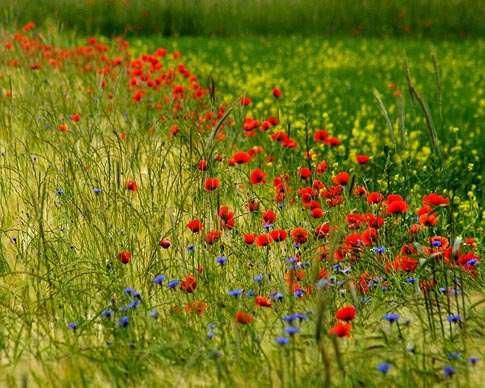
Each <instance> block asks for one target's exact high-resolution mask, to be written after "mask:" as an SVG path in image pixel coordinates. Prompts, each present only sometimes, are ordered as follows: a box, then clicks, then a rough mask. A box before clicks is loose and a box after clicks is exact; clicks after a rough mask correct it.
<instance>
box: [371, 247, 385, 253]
mask: <svg viewBox="0 0 485 388" xmlns="http://www.w3.org/2000/svg"><path fill="white" fill-rule="evenodd" d="M371 251H372V252H374V253H377V254H383V253H384V252H385V251H386V248H385V247H374V248H371Z"/></svg>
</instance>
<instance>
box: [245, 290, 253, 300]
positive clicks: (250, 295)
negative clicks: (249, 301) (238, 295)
mask: <svg viewBox="0 0 485 388" xmlns="http://www.w3.org/2000/svg"><path fill="white" fill-rule="evenodd" d="M255 295H256V292H255V291H254V290H252V289H249V290H247V291H245V292H244V296H247V297H248V298H251V297H253V296H255Z"/></svg>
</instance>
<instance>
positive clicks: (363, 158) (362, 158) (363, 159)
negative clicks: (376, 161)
mask: <svg viewBox="0 0 485 388" xmlns="http://www.w3.org/2000/svg"><path fill="white" fill-rule="evenodd" d="M355 160H356V161H357V163H359V164H367V163H368V162H369V157H368V156H367V155H357V156H356V157H355Z"/></svg>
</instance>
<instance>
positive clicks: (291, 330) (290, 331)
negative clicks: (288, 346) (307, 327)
mask: <svg viewBox="0 0 485 388" xmlns="http://www.w3.org/2000/svg"><path fill="white" fill-rule="evenodd" d="M285 332H286V334H288V335H295V334H297V333H299V332H300V328H299V327H297V326H286V327H285Z"/></svg>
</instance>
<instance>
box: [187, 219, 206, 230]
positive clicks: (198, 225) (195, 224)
mask: <svg viewBox="0 0 485 388" xmlns="http://www.w3.org/2000/svg"><path fill="white" fill-rule="evenodd" d="M203 227H204V224H203V223H202V222H201V221H200V220H197V219H194V220H190V221H189V222H188V223H187V228H189V229H190V231H191V232H192V233H199V232H200V231H201V229H202V228H203Z"/></svg>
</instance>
